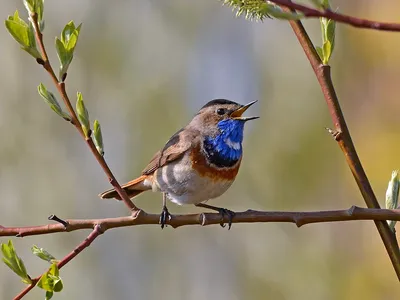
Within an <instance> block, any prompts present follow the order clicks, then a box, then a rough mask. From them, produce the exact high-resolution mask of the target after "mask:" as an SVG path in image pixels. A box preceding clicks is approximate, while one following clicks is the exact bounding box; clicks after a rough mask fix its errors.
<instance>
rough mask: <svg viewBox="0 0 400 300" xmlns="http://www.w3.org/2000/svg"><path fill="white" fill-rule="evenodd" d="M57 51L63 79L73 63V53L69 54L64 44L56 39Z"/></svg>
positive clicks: (60, 73)
mask: <svg viewBox="0 0 400 300" xmlns="http://www.w3.org/2000/svg"><path fill="white" fill-rule="evenodd" d="M56 50H57V55H58V59H59V61H60V71H59V75H60V78H63V75H64V74H65V73H67V70H68V67H69V65H70V63H71V61H72V53H70V52H68V51H67V50H66V49H65V46H64V44H63V42H62V41H61V40H60V39H59V38H57V37H56Z"/></svg>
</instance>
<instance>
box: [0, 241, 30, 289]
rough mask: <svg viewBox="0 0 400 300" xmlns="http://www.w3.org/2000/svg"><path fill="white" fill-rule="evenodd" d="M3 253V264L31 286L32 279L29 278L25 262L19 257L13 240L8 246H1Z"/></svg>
mask: <svg viewBox="0 0 400 300" xmlns="http://www.w3.org/2000/svg"><path fill="white" fill-rule="evenodd" d="M1 252H2V253H3V258H2V260H3V262H4V263H5V264H6V265H7V266H8V267H9V268H10V269H11V270H12V271H13V272H14V273H15V274H17V275H18V276H19V277H21V278H22V282H24V283H26V284H31V282H32V281H31V278H30V277H29V275H28V273H27V271H26V268H25V265H24V262H23V261H22V259H21V258H19V256H18V255H17V253H16V251H15V248H14V245H13V243H12V241H11V240H9V241H8V243H7V244H1Z"/></svg>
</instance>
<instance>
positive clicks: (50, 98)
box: [38, 83, 71, 121]
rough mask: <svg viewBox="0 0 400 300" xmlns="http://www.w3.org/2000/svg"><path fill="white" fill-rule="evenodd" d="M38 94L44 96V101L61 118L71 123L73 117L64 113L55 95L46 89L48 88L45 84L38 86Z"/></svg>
mask: <svg viewBox="0 0 400 300" xmlns="http://www.w3.org/2000/svg"><path fill="white" fill-rule="evenodd" d="M38 92H39V95H40V96H42V98H43V99H44V101H45V102H46V103H47V104H48V105H49V106H50V108H51V109H52V110H53V111H54V112H55V113H56V114H57V115H59V116H60V117H62V118H63V119H64V120H66V121H71V117H70V116H69V115H68V114H67V113H65V112H63V110H62V109H61V106H60V104H59V103H58V101H57V99H56V97H55V96H54V94H53V93H52V92H50V91H48V90H47V89H46V87H45V86H44V85H43V83H41V84H39V85H38Z"/></svg>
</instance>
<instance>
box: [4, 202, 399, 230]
mask: <svg viewBox="0 0 400 300" xmlns="http://www.w3.org/2000/svg"><path fill="white" fill-rule="evenodd" d="M56 219H57V221H58V223H56V224H48V225H41V226H30V227H3V226H0V236H17V237H25V236H31V235H42V234H51V233H56V232H70V231H75V230H83V229H93V228H95V227H96V226H97V225H100V226H101V228H102V230H103V232H105V231H106V230H108V229H112V228H118V227H127V226H136V225H149V224H153V225H159V220H160V215H159V214H147V213H145V212H141V213H139V214H134V215H132V216H125V217H118V218H106V219H88V220H83V219H82V220H65V221H64V220H60V219H59V218H53V220H56ZM356 220H382V221H383V222H385V223H386V221H385V220H395V221H400V209H393V210H390V209H376V208H361V207H357V206H352V207H350V208H349V209H344V210H330V211H309V212H291V211H257V210H247V211H244V212H236V213H235V216H234V218H233V219H232V223H270V222H286V223H294V224H296V226H297V227H301V226H303V225H306V224H312V223H326V222H343V221H356ZM224 222H228V218H227V217H225V218H224ZM220 223H221V215H220V214H218V213H200V214H187V215H173V216H172V218H171V220H169V221H168V222H167V224H169V225H171V226H172V227H173V228H177V227H181V226H188V225H202V226H208V225H215V224H220Z"/></svg>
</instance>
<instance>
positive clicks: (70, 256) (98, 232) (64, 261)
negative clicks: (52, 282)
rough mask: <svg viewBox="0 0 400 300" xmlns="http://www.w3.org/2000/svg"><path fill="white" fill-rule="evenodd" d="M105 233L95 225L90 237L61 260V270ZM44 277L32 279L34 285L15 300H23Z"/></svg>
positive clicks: (28, 287)
mask: <svg viewBox="0 0 400 300" xmlns="http://www.w3.org/2000/svg"><path fill="white" fill-rule="evenodd" d="M103 232H104V231H103V229H102V228H101V226H100V225H95V226H94V228H93V231H92V232H91V233H90V234H89V235H88V237H87V238H86V239H85V240H84V241H83V242H81V243H80V244H79V245H78V246H77V247H76V248H75V249H74V250H72V251H71V252H70V253H68V254H67V255H66V256H65V257H64V258H63V259H62V260H60V262H59V263H58V264H57V266H58V268H59V269H61V268H62V267H63V266H65V265H66V264H67V263H68V262H70V261H71V260H72V259H73V258H74V257H75V256H77V255H78V254H79V253H81V252H82V251H83V250H84V249H85V248H87V247H89V246H90V244H91V243H92V242H93V241H94V240H95V239H96V238H97V237H98V236H99V235H101V234H102V233H103ZM42 276H43V274H42V275H40V276H38V277H36V278H34V279H32V283H31V284H30V285H28V286H27V287H26V288H25V289H23V290H22V291H21V292H20V293H19V294H18V295H17V296H15V297H14V300H20V299H22V298H23V297H24V296H25V295H26V294H27V293H28V292H29V291H30V290H32V289H33V288H34V287H35V286H36V284H37V283H38V281H39V280H40V278H41V277H42Z"/></svg>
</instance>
